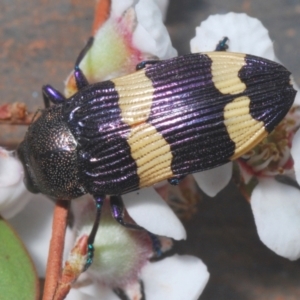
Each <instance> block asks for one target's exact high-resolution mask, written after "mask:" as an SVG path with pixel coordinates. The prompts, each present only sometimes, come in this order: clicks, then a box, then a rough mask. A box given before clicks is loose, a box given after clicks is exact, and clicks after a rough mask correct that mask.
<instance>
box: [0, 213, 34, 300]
mask: <svg viewBox="0 0 300 300" xmlns="http://www.w3.org/2000/svg"><path fill="white" fill-rule="evenodd" d="M0 241H1V242H0V299H1V300H12V299H17V300H34V299H38V297H39V286H38V278H37V275H36V271H35V269H34V266H33V263H32V261H31V258H30V256H29V254H28V253H27V251H26V249H25V247H24V245H23V243H22V242H21V240H20V239H19V237H18V236H17V235H16V233H15V232H14V230H13V229H12V228H11V227H10V226H9V224H8V223H7V222H6V221H4V220H3V219H2V218H1V217H0Z"/></svg>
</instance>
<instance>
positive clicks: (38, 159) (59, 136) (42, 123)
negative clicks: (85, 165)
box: [17, 105, 85, 200]
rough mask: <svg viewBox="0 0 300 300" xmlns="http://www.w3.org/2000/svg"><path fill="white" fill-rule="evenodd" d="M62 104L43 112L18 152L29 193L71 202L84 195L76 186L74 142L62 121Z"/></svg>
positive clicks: (78, 186) (77, 183)
mask: <svg viewBox="0 0 300 300" xmlns="http://www.w3.org/2000/svg"><path fill="white" fill-rule="evenodd" d="M61 109H62V108H61V105H54V106H52V107H51V108H49V109H46V110H44V111H42V114H41V116H40V117H39V118H38V119H37V120H36V121H35V122H34V123H32V124H31V125H30V127H29V128H28V132H27V134H26V136H25V139H24V141H23V142H22V143H21V144H20V146H19V148H18V149H17V153H18V156H19V158H20V160H21V162H22V164H23V167H24V170H25V178H24V183H25V185H26V187H27V189H28V190H29V191H30V192H32V193H43V194H46V195H48V196H50V197H51V198H59V199H65V200H70V199H72V198H76V197H78V196H81V195H83V194H85V191H84V188H83V186H82V185H80V183H79V178H78V164H77V141H76V139H75V138H74V136H73V134H72V133H71V131H70V129H69V128H68V127H67V125H66V124H65V122H64V121H63V119H62V114H61Z"/></svg>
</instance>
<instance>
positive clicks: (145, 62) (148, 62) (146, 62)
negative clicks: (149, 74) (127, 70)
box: [135, 59, 160, 71]
mask: <svg viewBox="0 0 300 300" xmlns="http://www.w3.org/2000/svg"><path fill="white" fill-rule="evenodd" d="M158 62H160V60H158V59H157V60H156V59H155V60H143V61H142V62H140V63H138V64H137V65H136V67H135V69H136V71H139V70H141V69H144V68H145V67H146V66H147V65H155V64H156V63H158Z"/></svg>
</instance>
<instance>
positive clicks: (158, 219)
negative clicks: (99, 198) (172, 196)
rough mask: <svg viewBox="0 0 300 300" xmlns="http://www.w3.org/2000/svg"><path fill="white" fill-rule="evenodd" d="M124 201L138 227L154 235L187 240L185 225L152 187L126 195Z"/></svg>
mask: <svg viewBox="0 0 300 300" xmlns="http://www.w3.org/2000/svg"><path fill="white" fill-rule="evenodd" d="M123 200H124V204H125V205H126V208H127V210H128V213H129V215H130V216H131V217H132V218H133V219H134V221H135V222H136V223H137V224H138V225H140V226H142V227H144V228H146V229H147V230H148V231H150V232H152V233H154V234H158V235H163V236H167V237H172V238H174V239H176V240H181V239H186V231H185V229H184V227H183V225H182V224H181V222H180V221H179V219H178V218H177V217H176V215H175V213H174V212H173V211H172V210H171V209H170V207H169V206H168V205H167V204H166V203H165V202H164V201H163V200H162V198H161V197H160V196H159V195H158V194H157V193H156V192H155V190H154V189H153V188H152V187H151V188H144V189H142V190H139V191H136V192H132V193H129V194H126V195H124V196H123Z"/></svg>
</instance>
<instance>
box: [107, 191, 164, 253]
mask: <svg viewBox="0 0 300 300" xmlns="http://www.w3.org/2000/svg"><path fill="white" fill-rule="evenodd" d="M110 207H111V213H112V216H113V218H114V219H115V220H116V221H117V222H118V223H119V224H121V225H122V226H124V227H126V228H128V229H134V230H145V231H147V230H146V229H145V228H143V227H141V226H139V225H137V224H131V223H127V222H125V221H124V211H125V210H124V203H123V200H122V197H121V196H111V197H110ZM147 233H148V234H149V236H150V238H151V241H152V245H153V251H154V253H155V256H156V257H159V256H161V254H162V251H161V244H160V240H159V239H158V237H157V236H156V235H155V234H153V233H151V232H149V231H147Z"/></svg>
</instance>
